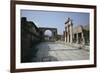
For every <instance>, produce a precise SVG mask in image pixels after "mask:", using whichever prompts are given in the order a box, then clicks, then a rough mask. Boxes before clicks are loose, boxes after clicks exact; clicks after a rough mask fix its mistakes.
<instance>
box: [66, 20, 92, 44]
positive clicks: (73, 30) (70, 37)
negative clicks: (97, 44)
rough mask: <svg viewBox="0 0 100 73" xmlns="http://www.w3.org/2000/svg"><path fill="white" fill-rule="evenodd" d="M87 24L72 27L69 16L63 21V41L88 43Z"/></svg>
mask: <svg viewBox="0 0 100 73" xmlns="http://www.w3.org/2000/svg"><path fill="white" fill-rule="evenodd" d="M89 39H90V38H89V26H88V25H86V26H77V27H74V26H73V23H72V20H71V19H70V18H68V19H67V21H66V22H65V31H64V41H65V42H67V43H76V44H84V45H86V44H88V45H89V41H90V40H89Z"/></svg>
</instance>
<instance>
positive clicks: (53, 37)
mask: <svg viewBox="0 0 100 73" xmlns="http://www.w3.org/2000/svg"><path fill="white" fill-rule="evenodd" d="M39 30H40V31H41V33H42V35H41V36H42V37H45V35H44V33H45V31H46V30H50V31H51V32H52V36H51V40H52V41H55V40H56V37H57V28H47V27H39Z"/></svg>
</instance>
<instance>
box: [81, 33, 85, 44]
mask: <svg viewBox="0 0 100 73" xmlns="http://www.w3.org/2000/svg"><path fill="white" fill-rule="evenodd" d="M81 36H82V44H83V45H84V44H85V39H84V34H83V32H82V35H81Z"/></svg>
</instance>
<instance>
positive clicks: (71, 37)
mask: <svg viewBox="0 0 100 73" xmlns="http://www.w3.org/2000/svg"><path fill="white" fill-rule="evenodd" d="M72 42H73V25H72V24H71V25H70V43H72Z"/></svg>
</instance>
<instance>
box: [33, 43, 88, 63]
mask: <svg viewBox="0 0 100 73" xmlns="http://www.w3.org/2000/svg"><path fill="white" fill-rule="evenodd" d="M35 48H36V49H37V53H36V56H35V57H33V59H32V61H35V62H48V61H68V60H88V59H89V51H87V50H85V49H79V48H78V47H74V46H73V45H68V44H66V43H64V42H42V43H40V44H38V45H37V46H36V47H35Z"/></svg>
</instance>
